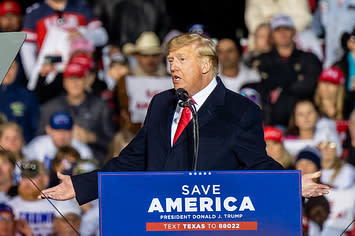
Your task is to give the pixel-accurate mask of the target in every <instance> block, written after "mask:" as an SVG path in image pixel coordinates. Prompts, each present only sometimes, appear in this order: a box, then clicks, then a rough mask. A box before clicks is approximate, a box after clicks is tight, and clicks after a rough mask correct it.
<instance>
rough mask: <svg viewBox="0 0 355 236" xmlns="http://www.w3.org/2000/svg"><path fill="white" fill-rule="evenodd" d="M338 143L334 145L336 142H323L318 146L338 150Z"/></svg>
mask: <svg viewBox="0 0 355 236" xmlns="http://www.w3.org/2000/svg"><path fill="white" fill-rule="evenodd" d="M336 146H337V145H336V143H334V142H326V141H325V142H321V143H319V144H318V147H320V148H326V147H329V148H332V149H333V148H336Z"/></svg>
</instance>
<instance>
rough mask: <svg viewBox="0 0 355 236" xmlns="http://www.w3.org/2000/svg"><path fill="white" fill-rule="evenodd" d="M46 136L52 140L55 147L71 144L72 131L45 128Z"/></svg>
mask: <svg viewBox="0 0 355 236" xmlns="http://www.w3.org/2000/svg"><path fill="white" fill-rule="evenodd" d="M46 131H47V134H48V135H49V136H50V137H51V138H52V140H53V142H54V144H55V146H56V147H63V146H65V145H70V144H71V139H72V130H66V129H52V128H50V127H47V128H46Z"/></svg>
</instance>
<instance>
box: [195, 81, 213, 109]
mask: <svg viewBox="0 0 355 236" xmlns="http://www.w3.org/2000/svg"><path fill="white" fill-rule="evenodd" d="M216 86H217V80H216V77H214V78H213V79H212V81H211V82H210V83H209V84H208V85H207V86H206V87H205V88H204V89H202V90H201V91H199V92H198V93H196V94H195V95H194V96H192V99H193V100H194V101H195V106H196V110H199V109H200V107H201V106H202V105H203V103H204V102H205V101H206V99H207V97H208V96H209V95H210V94H211V93H212V91H213V90H214V88H215V87H216Z"/></svg>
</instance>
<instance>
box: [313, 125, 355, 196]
mask: <svg viewBox="0 0 355 236" xmlns="http://www.w3.org/2000/svg"><path fill="white" fill-rule="evenodd" d="M314 142H315V144H316V145H317V147H318V149H319V150H320V152H321V153H322V160H321V168H322V176H321V179H320V180H321V182H322V183H324V184H327V185H330V186H332V187H334V188H336V189H346V188H349V187H351V186H353V185H354V184H355V169H354V167H353V166H351V165H350V164H347V163H344V161H343V160H342V159H341V158H340V157H341V155H342V147H341V142H340V139H339V136H338V133H337V131H336V125H335V122H334V121H333V120H330V119H325V118H323V119H321V120H320V121H319V122H318V124H317V127H316V133H315V135H314Z"/></svg>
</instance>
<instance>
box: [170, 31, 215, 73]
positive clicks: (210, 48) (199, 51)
mask: <svg viewBox="0 0 355 236" xmlns="http://www.w3.org/2000/svg"><path fill="white" fill-rule="evenodd" d="M190 45H196V48H195V53H196V55H197V56H198V57H199V58H201V59H208V60H210V61H211V62H212V73H213V76H216V75H217V74H218V58H217V54H216V44H215V43H214V42H213V41H212V39H210V38H208V37H205V36H202V35H200V34H191V33H188V34H182V35H179V36H176V37H175V38H173V39H171V40H170V41H169V42H168V44H167V46H166V48H167V50H168V51H169V52H170V51H173V50H176V49H179V48H182V47H185V46H190Z"/></svg>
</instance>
